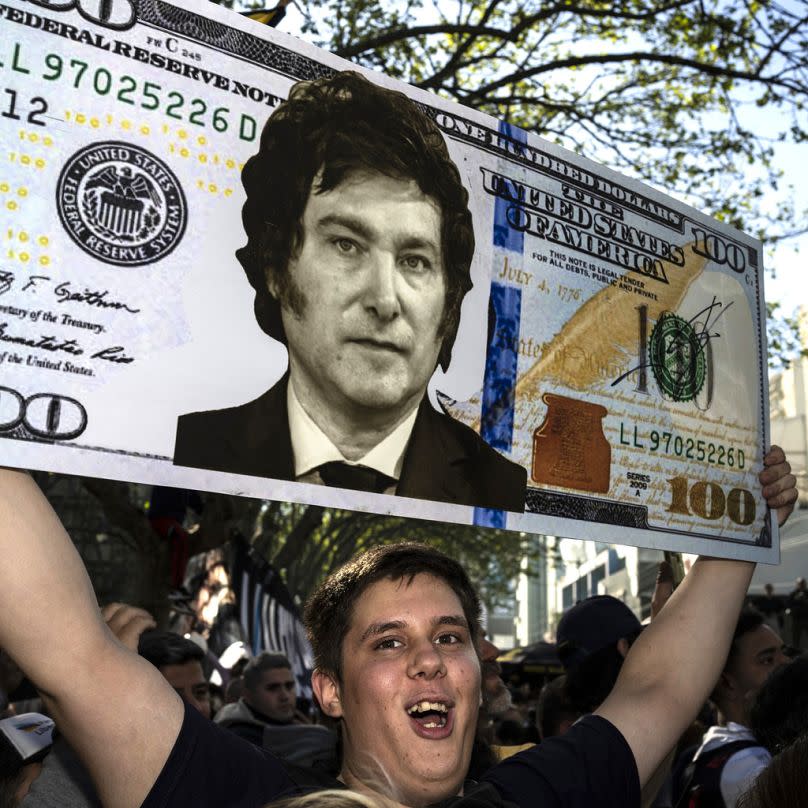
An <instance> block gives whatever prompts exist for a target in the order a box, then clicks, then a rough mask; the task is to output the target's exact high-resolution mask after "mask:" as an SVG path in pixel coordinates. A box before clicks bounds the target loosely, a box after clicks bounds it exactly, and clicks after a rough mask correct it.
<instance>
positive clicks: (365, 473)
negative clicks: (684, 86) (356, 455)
mask: <svg viewBox="0 0 808 808" xmlns="http://www.w3.org/2000/svg"><path fill="white" fill-rule="evenodd" d="M317 471H319V472H320V478H321V479H322V481H323V482H324V483H325V484H326V485H328V486H332V487H333V488H352V489H353V490H354V491H374V492H376V493H377V494H381V493H382V492H383V491H385V490H386V489H387V488H389V487H390V486H392V485H395V484H396V481H395V480H394V479H393V478H392V477H388V476H387V475H386V474H382V473H381V472H380V471H376V469H372V468H369V467H368V466H352V465H351V464H350V463H344V462H343V461H342V460H334V461H332V462H331V463H323V465H322V466H320V467H319V468H318V469H317Z"/></svg>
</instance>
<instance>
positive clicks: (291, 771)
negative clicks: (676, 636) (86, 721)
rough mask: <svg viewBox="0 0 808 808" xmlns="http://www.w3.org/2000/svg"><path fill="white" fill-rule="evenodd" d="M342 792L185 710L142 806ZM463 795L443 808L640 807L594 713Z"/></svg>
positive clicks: (232, 805)
mask: <svg viewBox="0 0 808 808" xmlns="http://www.w3.org/2000/svg"><path fill="white" fill-rule="evenodd" d="M492 786H493V788H491V787H492ZM343 787H344V786H343V785H342V784H341V783H339V782H338V781H336V780H334V779H332V778H330V777H329V776H327V775H325V774H318V773H317V772H316V771H313V770H309V769H299V768H296V767H294V766H291V765H288V764H284V763H282V762H281V761H280V760H279V759H278V758H276V757H274V756H273V755H272V754H270V753H269V752H266V751H264V750H262V749H258V748H257V747H255V746H253V745H252V744H251V743H248V742H247V741H245V740H243V739H242V738H239V737H238V736H237V735H234V734H233V733H231V732H228V731H227V730H226V729H223V728H222V727H220V726H218V725H216V724H214V723H212V722H211V721H209V720H207V719H206V718H204V717H203V716H202V715H200V713H198V712H197V711H196V710H195V709H193V708H192V707H189V706H188V705H185V717H184V719H183V722H182V729H181V730H180V734H179V736H178V737H177V740H176V742H175V744H174V748H173V749H172V750H171V754H170V755H169V757H168V760H167V761H166V764H165V766H163V770H162V771H161V772H160V775H159V777H158V778H157V781H156V782H155V784H154V786H153V787H152V789H151V791H150V792H149V795H148V796H147V797H146V800H145V802H144V803H143V806H142V808H169V806H171V808H185V806H189V805H193V806H194V808H205V807H206V806H210V808H219V807H220V806H228V808H262V806H264V805H266V803H268V802H271V801H272V800H276V799H280V798H281V797H289V796H292V795H294V794H301V793H305V792H308V791H316V790H321V789H325V788H343ZM465 793H466V796H465V797H459V798H452V799H450V800H445V801H444V802H442V803H441V804H440V806H441V808H450V807H451V808H514V806H516V807H517V808H601V807H602V808H632V807H633V806H638V805H639V802H640V785H639V779H638V777H637V766H636V764H635V762H634V757H633V755H632V754H631V750H630V749H629V747H628V744H627V743H626V742H625V740H624V738H623V736H622V735H621V734H620V733H619V732H618V730H617V729H616V728H615V727H614V726H612V724H610V723H609V722H608V721H606V720H605V719H604V718H600V717H599V716H594V715H591V716H586V717H585V718H583V719H581V720H580V721H579V722H578V723H577V724H575V726H573V727H572V728H571V729H570V730H569V731H568V732H567V733H566V735H563V736H561V737H559V738H550V739H548V740H547V741H545V742H544V743H542V744H539V745H538V746H535V747H534V748H533V749H529V750H527V751H525V752H520V753H519V754H518V755H514V756H513V757H510V758H508V759H507V760H504V761H503V762H502V763H500V764H498V765H497V766H495V767H494V768H493V769H491V770H490V771H489V772H487V773H486V774H485V776H484V777H483V778H482V781H481V783H480V784H479V785H478V786H472V787H469V788H467V789H466V792H465Z"/></svg>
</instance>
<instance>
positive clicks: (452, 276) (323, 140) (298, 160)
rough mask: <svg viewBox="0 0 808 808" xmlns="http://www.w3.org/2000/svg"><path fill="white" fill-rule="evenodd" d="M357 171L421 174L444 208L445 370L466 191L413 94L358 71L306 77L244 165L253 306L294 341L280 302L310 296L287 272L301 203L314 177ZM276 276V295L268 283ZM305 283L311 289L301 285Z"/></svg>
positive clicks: (468, 230) (245, 254)
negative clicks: (299, 290)
mask: <svg viewBox="0 0 808 808" xmlns="http://www.w3.org/2000/svg"><path fill="white" fill-rule="evenodd" d="M353 171H372V172H379V173H382V174H385V175H387V176H390V177H393V178H396V179H402V180H409V179H412V180H415V182H417V183H418V187H419V188H420V189H421V191H422V192H423V193H424V194H426V195H427V196H430V197H432V198H434V199H435V200H436V201H437V203H438V205H439V206H440V210H441V214H442V216H441V249H442V253H443V255H442V257H443V265H444V268H445V272H446V301H445V304H444V309H443V317H442V320H441V323H440V328H439V331H438V334H439V336H441V337H442V338H443V343H442V345H441V350H440V353H439V355H438V362H439V364H440V366H441V367H442V368H443V369H444V370H446V369H447V368H448V366H449V362H450V360H451V355H452V346H453V344H454V340H455V336H456V334H457V327H458V324H459V322H460V305H461V303H462V302H463V297H464V296H465V294H466V292H468V291H469V289H470V288H471V285H472V284H471V272H470V267H471V260H472V257H473V255H474V230H473V226H472V220H471V213H470V211H469V208H468V192H467V191H466V189H465V188H464V187H463V183H462V182H461V180H460V172H459V171H458V170H457V166H456V165H455V164H454V163H453V162H452V159H451V157H450V156H449V152H448V150H447V148H446V143H445V142H444V140H443V136H442V135H441V133H440V130H439V129H438V127H437V126H436V125H435V124H434V123H433V122H432V121H431V120H430V119H429V118H428V117H427V116H426V114H425V113H424V112H423V111H422V110H421V109H420V108H419V107H418V106H417V105H416V104H415V103H414V102H413V101H411V100H410V99H409V98H407V96H405V95H404V94H403V93H399V92H396V91H393V90H388V89H385V88H383V87H379V86H377V85H376V84H373V83H372V82H370V81H368V80H367V79H366V78H364V77H363V76H361V75H359V74H358V73H354V72H352V71H345V72H341V73H336V74H335V75H333V76H331V77H329V78H322V79H317V80H315V81H301V82H299V83H298V84H296V85H295V86H294V87H292V90H291V92H290V93H289V98H288V100H287V101H285V102H284V103H282V104H281V105H280V106H279V107H278V108H277V110H275V112H274V113H273V114H272V116H271V117H270V118H269V120H268V121H267V124H266V126H265V127H264V131H263V132H262V134H261V145H260V148H259V151H258V153H257V154H256V155H254V156H253V157H251V158H250V159H249V160H248V161H247V163H246V165H245V166H244V170H243V172H242V175H241V181H242V183H243V185H244V189H245V191H246V192H247V201H246V202H245V203H244V207H243V209H242V220H243V222H244V229H245V231H246V233H247V239H248V241H247V244H246V245H245V246H244V247H242V248H241V249H239V250H238V251H237V253H236V254H237V256H238V259H239V261H240V262H241V265H242V267H243V268H244V271H245V273H246V274H247V278H248V279H249V281H250V284H251V286H252V287H253V289H255V316H256V319H257V320H258V324H259V325H260V326H261V328H262V329H263V330H264V331H265V332H266V333H267V334H269V335H270V336H271V337H273V338H275V339H277V340H280V341H281V342H282V343H283V344H284V345H285V344H286V343H287V340H286V334H285V333H284V329H283V323H282V321H281V303H285V304H286V305H288V306H289V307H290V308H291V309H292V310H293V311H299V310H300V307H301V303H302V301H301V300H300V299H299V298H298V297H297V296H296V295H295V294H294V293H295V291H296V289H295V287H294V285H293V284H292V283H290V278H289V275H288V267H289V260H290V258H292V257H293V256H294V255H295V253H296V251H297V250H299V249H300V247H301V246H302V243H303V224H302V219H303V211H304V210H305V207H306V202H307V201H308V198H309V194H310V193H311V191H312V184H313V182H314V179H315V177H317V176H318V174H319V175H320V179H319V184H318V187H317V189H316V192H317V193H325V192H327V191H330V190H332V189H334V188H336V187H337V186H338V185H339V184H340V183H341V182H342V181H343V180H344V179H345V178H346V176H347V175H348V174H350V173H351V172H353ZM270 279H271V280H272V282H273V285H274V287H275V289H276V291H277V294H278V298H279V299H276V298H275V297H273V295H272V294H270V292H269V290H268V288H267V282H268V280H270ZM302 291H304V292H305V290H302Z"/></svg>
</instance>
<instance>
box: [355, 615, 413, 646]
mask: <svg viewBox="0 0 808 808" xmlns="http://www.w3.org/2000/svg"><path fill="white" fill-rule="evenodd" d="M406 627H407V624H406V623H405V622H404V621H403V620H385V621H384V622H382V623H371V624H370V625H369V626H368V627H367V628H366V629H365V630H364V632H363V633H362V637H361V638H360V640H361V642H364V641H365V640H366V639H368V637H376V636H378V635H379V634H384V632H385V631H391V630H394V629H402V628H406Z"/></svg>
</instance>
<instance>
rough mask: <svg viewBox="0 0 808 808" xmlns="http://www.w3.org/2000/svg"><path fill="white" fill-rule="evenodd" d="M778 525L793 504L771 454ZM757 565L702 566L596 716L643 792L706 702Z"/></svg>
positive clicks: (769, 479)
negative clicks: (613, 733) (619, 744)
mask: <svg viewBox="0 0 808 808" xmlns="http://www.w3.org/2000/svg"><path fill="white" fill-rule="evenodd" d="M760 480H761V483H762V484H763V495H764V496H765V497H766V500H767V502H768V504H769V507H770V508H772V510H775V509H776V510H777V514H778V522H779V523H780V524H782V523H783V522H784V521H785V520H786V518H787V517H788V514H789V513H790V512H791V510H792V509H793V507H794V502H795V501H796V498H797V491H796V488H795V485H796V480H795V478H794V476H793V475H792V474H791V467H790V466H789V465H788V463H787V462H786V459H785V455H784V454H783V450H782V449H780V448H779V447H777V446H774V447H772V449H771V450H770V451H769V453H768V454H767V455H766V457H765V459H764V470H763V471H762V472H761V474H760ZM754 569H755V565H754V564H752V563H749V562H745V561H722V560H719V559H712V558H700V559H698V561H696V563H695V564H694V565H693V568H692V569H691V570H690V572H689V573H688V575H687V576H686V577H685V580H684V581H683V582H682V584H681V586H679V588H678V589H677V590H676V592H674V593H673V595H672V596H671V599H670V600H669V601H668V603H667V604H666V605H665V608H664V609H662V611H661V612H660V614H659V615H658V616H657V617H656V619H655V620H654V622H653V623H651V625H650V626H649V627H648V628H647V629H646V630H645V631H644V632H643V633H642V634H641V635H640V637H639V638H638V639H637V641H636V642H635V643H634V645H633V646H632V648H631V651H630V653H629V655H628V657H626V661H625V664H624V665H623V668H622V670H621V672H620V677H619V679H618V680H617V684H616V685H615V686H614V689H613V690H612V692H611V694H610V695H609V698H607V699H606V701H605V702H604V703H603V704H602V705H601V706H600V707H599V708H598V710H597V713H598V714H599V715H602V716H603V717H604V718H607V719H608V720H609V721H611V722H612V724H614V725H615V726H616V727H617V728H618V729H619V730H620V732H621V733H622V734H623V736H624V737H625V739H626V741H627V742H628V744H629V746H630V747H631V750H632V752H633V753H634V759H635V760H636V761H637V769H638V771H639V775H640V782H641V783H642V784H644V783H645V782H646V781H647V779H648V778H649V777H650V776H651V774H653V772H654V771H655V769H656V767H657V766H658V765H659V763H660V761H661V760H662V759H663V758H664V756H665V755H666V754H667V753H668V751H669V750H670V749H671V748H672V747H673V745H674V744H675V743H676V741H677V740H678V739H679V736H680V735H681V734H682V732H683V731H684V729H685V728H686V727H687V725H688V724H689V723H690V722H691V721H692V720H693V718H694V717H695V715H696V713H697V711H698V709H699V707H701V705H702V704H703V703H704V701H705V700H706V699H707V697H708V696H709V694H710V692H711V690H712V688H713V687H714V686H715V683H716V682H717V681H718V677H719V675H720V674H721V670H722V668H723V666H724V663H725V661H726V658H727V653H728V652H729V646H730V641H731V639H732V632H733V629H734V628H735V623H736V621H737V619H738V614H739V612H740V609H741V605H742V603H743V599H744V596H745V595H746V591H747V588H748V587H749V581H750V579H751V577H752V573H753V572H754Z"/></svg>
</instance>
